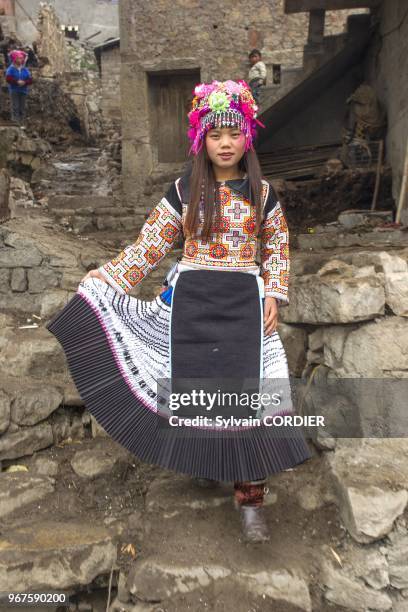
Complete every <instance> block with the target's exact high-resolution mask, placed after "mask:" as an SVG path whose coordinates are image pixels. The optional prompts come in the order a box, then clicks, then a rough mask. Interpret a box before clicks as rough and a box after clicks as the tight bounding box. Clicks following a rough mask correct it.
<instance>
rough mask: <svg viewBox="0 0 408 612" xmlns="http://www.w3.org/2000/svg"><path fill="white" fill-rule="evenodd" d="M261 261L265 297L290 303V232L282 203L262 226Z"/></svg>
mask: <svg viewBox="0 0 408 612" xmlns="http://www.w3.org/2000/svg"><path fill="white" fill-rule="evenodd" d="M261 260H262V278H263V279H264V283H265V295H271V296H273V297H276V298H278V299H280V300H283V301H285V302H288V284H289V270H290V260H289V230H288V225H287V223H286V219H285V216H284V214H283V211H282V207H281V205H280V202H277V203H276V205H275V206H274V208H273V210H271V212H270V213H269V214H268V215H267V217H266V219H265V221H264V223H263V226H262V234H261Z"/></svg>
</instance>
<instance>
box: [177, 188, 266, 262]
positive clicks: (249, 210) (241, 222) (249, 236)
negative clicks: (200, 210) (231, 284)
mask: <svg viewBox="0 0 408 612" xmlns="http://www.w3.org/2000/svg"><path fill="white" fill-rule="evenodd" d="M262 186H263V200H264V201H265V198H266V194H267V193H268V189H269V186H268V183H266V181H265V182H263V185H262ZM217 209H218V214H217V216H216V217H215V218H214V221H213V226H212V231H211V236H210V239H209V240H208V241H205V240H200V239H199V236H198V237H195V238H186V240H185V244H184V251H183V257H182V259H181V263H185V264H194V265H196V266H202V267H205V268H230V269H239V268H248V267H250V266H256V265H257V263H256V260H255V258H256V252H257V242H258V238H257V236H256V234H255V233H254V231H255V216H254V206H253V205H252V204H251V202H250V201H249V200H248V199H246V198H245V196H244V195H243V194H242V193H240V192H238V191H235V190H233V189H231V188H230V186H229V185H227V184H222V185H221V186H220V188H219V200H218V207H217ZM186 214H187V204H186V203H183V205H182V220H183V223H184V220H185V217H186ZM200 219H201V222H202V216H201V217H200Z"/></svg>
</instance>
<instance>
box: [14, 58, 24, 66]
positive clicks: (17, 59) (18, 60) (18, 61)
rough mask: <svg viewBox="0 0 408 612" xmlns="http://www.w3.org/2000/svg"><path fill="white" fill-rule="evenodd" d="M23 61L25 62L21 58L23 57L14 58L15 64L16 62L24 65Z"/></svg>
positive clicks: (17, 64) (18, 64)
mask: <svg viewBox="0 0 408 612" xmlns="http://www.w3.org/2000/svg"><path fill="white" fill-rule="evenodd" d="M22 63H23V60H22V59H21V57H16V58H15V59H14V64H15V65H16V66H18V67H20V66H21V65H22Z"/></svg>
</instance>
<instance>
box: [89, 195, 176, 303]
mask: <svg viewBox="0 0 408 612" xmlns="http://www.w3.org/2000/svg"><path fill="white" fill-rule="evenodd" d="M180 232H181V217H180V215H179V214H178V213H177V211H175V210H174V209H173V207H172V206H171V205H170V204H169V202H168V201H167V200H166V198H163V199H162V200H161V202H160V203H159V204H158V205H157V206H156V208H155V209H154V210H153V212H152V213H151V215H150V216H149V218H148V219H147V221H146V222H145V224H144V225H143V227H142V230H141V232H140V235H139V237H138V239H137V240H136V242H135V243H134V244H131V245H130V246H128V247H126V248H125V249H124V250H123V251H122V252H121V253H120V254H119V255H118V256H117V257H115V258H114V259H112V261H109V262H107V263H106V264H104V265H103V266H101V267H100V268H99V271H100V272H101V273H102V274H103V275H104V276H105V277H106V279H107V280H108V281H109V282H110V283H111V284H112V285H114V286H115V288H116V290H117V291H118V292H119V293H128V292H129V291H130V290H131V289H132V287H135V286H136V285H137V284H138V283H140V281H141V280H143V278H144V277H145V276H146V275H147V274H148V273H149V272H150V271H151V270H153V269H154V268H156V267H157V266H158V264H159V262H160V260H161V259H162V258H163V257H164V256H165V255H166V253H167V252H168V251H170V249H171V248H172V247H173V245H174V244H175V242H176V240H177V238H178V236H179V235H180Z"/></svg>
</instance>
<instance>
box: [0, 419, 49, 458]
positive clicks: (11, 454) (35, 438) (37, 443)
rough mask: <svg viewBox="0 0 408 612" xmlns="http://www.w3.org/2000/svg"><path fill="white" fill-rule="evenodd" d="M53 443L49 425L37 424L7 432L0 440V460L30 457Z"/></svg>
mask: <svg viewBox="0 0 408 612" xmlns="http://www.w3.org/2000/svg"><path fill="white" fill-rule="evenodd" d="M53 442H54V438H53V435H52V428H51V425H50V424H49V423H38V424H37V425H34V426H33V427H27V428H24V429H19V430H18V431H15V432H10V430H9V431H7V432H6V433H5V434H3V435H2V436H1V438H0V459H16V458H18V457H24V456H25V455H32V454H33V453H34V452H35V451H37V450H41V449H42V448H47V446H51V444H52V443H53Z"/></svg>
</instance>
